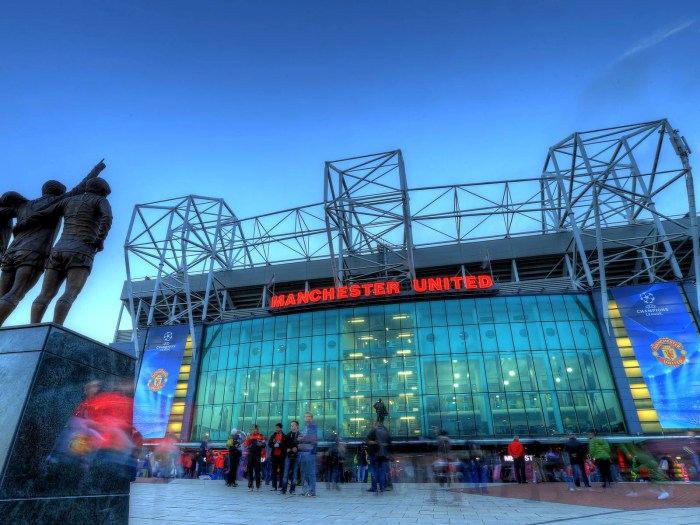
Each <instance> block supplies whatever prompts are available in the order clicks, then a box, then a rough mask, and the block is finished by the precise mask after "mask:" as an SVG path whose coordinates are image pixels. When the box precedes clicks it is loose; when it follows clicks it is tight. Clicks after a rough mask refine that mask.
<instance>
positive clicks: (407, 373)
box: [399, 370, 413, 376]
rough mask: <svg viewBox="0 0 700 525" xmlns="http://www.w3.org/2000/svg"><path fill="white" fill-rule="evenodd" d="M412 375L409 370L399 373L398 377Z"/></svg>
mask: <svg viewBox="0 0 700 525" xmlns="http://www.w3.org/2000/svg"><path fill="white" fill-rule="evenodd" d="M412 374H413V372H412V371H411V370H403V371H401V372H399V375H400V376H410V375H412Z"/></svg>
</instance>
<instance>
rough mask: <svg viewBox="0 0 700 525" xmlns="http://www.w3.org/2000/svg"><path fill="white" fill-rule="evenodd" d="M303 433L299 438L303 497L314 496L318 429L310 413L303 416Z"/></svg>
mask: <svg viewBox="0 0 700 525" xmlns="http://www.w3.org/2000/svg"><path fill="white" fill-rule="evenodd" d="M304 424H305V425H306V428H304V432H303V433H302V434H301V435H300V436H299V451H300V459H301V476H302V478H303V480H304V486H305V487H306V488H305V492H304V496H312V497H313V496H316V454H317V452H318V427H317V426H316V423H314V415H313V414H312V413H311V412H306V413H305V414H304Z"/></svg>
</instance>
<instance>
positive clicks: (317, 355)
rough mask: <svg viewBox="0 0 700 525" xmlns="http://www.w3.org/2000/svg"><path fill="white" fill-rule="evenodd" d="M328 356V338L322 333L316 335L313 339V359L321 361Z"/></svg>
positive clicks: (317, 361)
mask: <svg viewBox="0 0 700 525" xmlns="http://www.w3.org/2000/svg"><path fill="white" fill-rule="evenodd" d="M325 356H326V338H325V336H322V335H315V336H314V337H313V338H312V341H311V360H312V361H313V362H314V363H319V362H321V361H323V360H324V359H325Z"/></svg>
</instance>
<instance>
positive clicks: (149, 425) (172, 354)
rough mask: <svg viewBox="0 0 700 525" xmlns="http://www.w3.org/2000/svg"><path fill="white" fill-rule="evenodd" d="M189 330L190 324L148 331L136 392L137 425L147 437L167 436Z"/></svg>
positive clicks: (135, 424) (161, 327)
mask: <svg viewBox="0 0 700 525" xmlns="http://www.w3.org/2000/svg"><path fill="white" fill-rule="evenodd" d="M189 333H190V327H189V325H178V326H158V327H156V328H153V329H152V330H151V332H150V334H149V337H148V344H147V345H146V349H145V350H144V353H143V361H142V363H141V371H140V372H139V379H138V382H137V383H136V393H135V394H134V427H135V428H136V430H138V431H139V432H140V433H141V435H142V436H143V437H144V438H162V437H164V436H165V432H166V429H167V427H168V419H169V418H170V410H171V408H172V406H173V397H174V395H175V388H176V387H177V378H178V375H180V366H181V365H182V357H183V355H184V354H185V344H186V343H187V336H188V335H189Z"/></svg>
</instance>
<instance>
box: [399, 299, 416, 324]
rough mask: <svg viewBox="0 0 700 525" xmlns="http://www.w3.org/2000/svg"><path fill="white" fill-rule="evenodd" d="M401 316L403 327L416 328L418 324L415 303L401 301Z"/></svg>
mask: <svg viewBox="0 0 700 525" xmlns="http://www.w3.org/2000/svg"><path fill="white" fill-rule="evenodd" d="M399 311H400V314H399V315H400V316H401V319H400V321H401V328H414V327H415V326H416V307H415V304H413V303H401V304H400V305H399Z"/></svg>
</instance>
